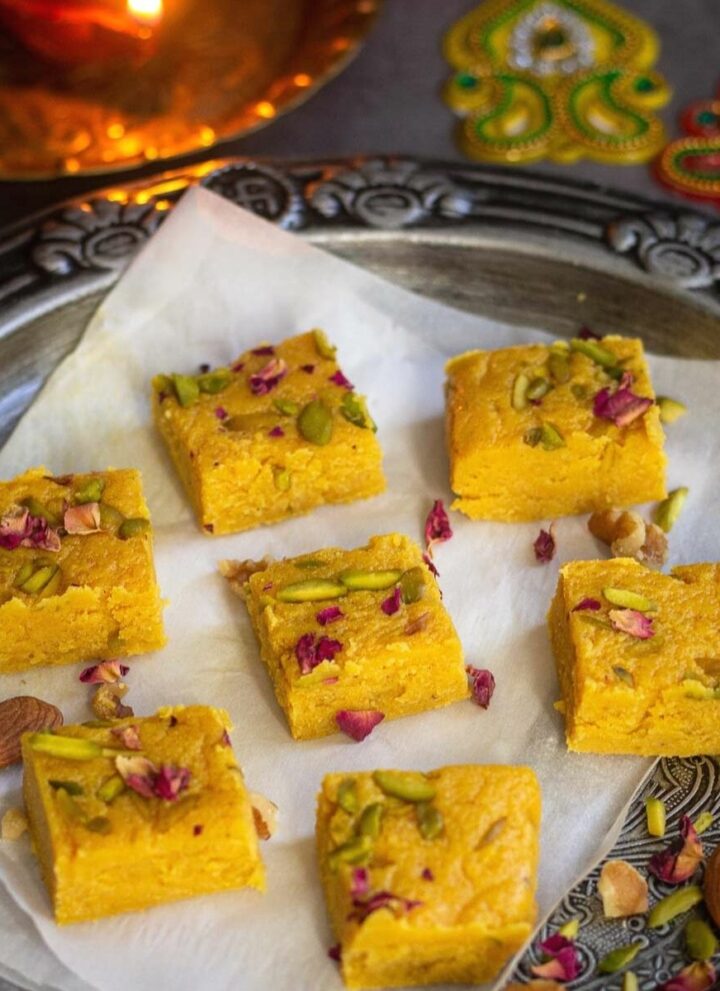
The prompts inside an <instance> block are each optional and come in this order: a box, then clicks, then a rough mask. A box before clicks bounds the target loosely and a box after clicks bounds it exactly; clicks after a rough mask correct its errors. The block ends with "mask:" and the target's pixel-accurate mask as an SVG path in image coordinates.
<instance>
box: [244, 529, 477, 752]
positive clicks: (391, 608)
mask: <svg viewBox="0 0 720 991" xmlns="http://www.w3.org/2000/svg"><path fill="white" fill-rule="evenodd" d="M226 570H227V569H226ZM228 574H229V576H231V575H232V569H231V570H230V572H229V573H228ZM240 591H241V592H243V593H244V598H245V600H246V604H247V607H248V611H249V613H250V619H251V621H252V624H253V627H254V630H255V635H256V636H257V639H258V641H259V644H260V654H261V657H262V659H263V661H264V663H265V666H266V667H267V669H268V672H269V674H270V677H271V679H272V682H273V686H274V688H275V694H276V696H277V700H278V702H279V704H280V706H281V707H282V709H283V710H284V712H285V715H286V717H287V720H288V723H289V725H290V730H291V732H292V735H293V736H294V737H295V738H296V739H299V740H305V739H309V738H311V737H317V736H323V735H325V734H328V733H334V732H336V731H337V730H338V728H340V729H342V730H344V731H345V732H348V733H349V734H350V735H351V736H354V737H355V738H356V739H360V738H362V736H364V735H366V733H367V732H369V729H370V728H372V726H374V725H375V724H376V723H377V722H379V721H380V720H382V719H383V718H386V717H387V718H388V719H393V718H396V717H398V716H407V715H410V714H412V713H415V712H422V711H423V710H426V709H435V708H438V707H439V706H443V705H447V704H448V703H450V702H455V701H457V700H458V699H464V698H467V697H468V694H469V691H468V683H467V676H466V674H465V671H464V668H463V652H462V647H461V644H460V641H459V639H458V636H457V633H456V632H455V629H454V627H453V624H452V620H451V619H450V616H449V615H448V613H447V611H446V610H445V608H444V606H443V604H442V600H441V597H440V591H439V589H438V586H437V582H436V579H435V577H434V576H433V574H432V573H431V571H430V570H429V568H428V565H427V564H426V562H425V561H424V560H423V555H422V552H421V551H420V548H419V547H418V546H417V545H416V544H414V543H413V542H412V541H411V540H410V539H409V538H408V537H405V536H403V535H401V534H397V533H394V534H388V535H385V536H381V537H373V538H372V539H371V540H370V542H369V543H368V544H367V546H366V547H359V548H357V549H355V550H350V551H347V550H341V549H340V548H337V547H329V548H324V549H323V550H319V551H314V552H313V553H311V554H304V555H303V556H302V557H297V558H290V559H288V560H285V561H279V562H277V563H275V564H270V565H268V566H266V567H261V568H260V569H259V570H257V571H255V573H253V574H251V575H250V576H249V579H248V581H247V582H246V583H245V584H244V585H243V586H241V588H240Z"/></svg>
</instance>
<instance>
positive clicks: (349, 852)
mask: <svg viewBox="0 0 720 991" xmlns="http://www.w3.org/2000/svg"><path fill="white" fill-rule="evenodd" d="M371 852H372V839H371V838H370V837H369V836H355V837H353V839H351V840H348V841H347V843H343V844H342V846H339V847H336V848H335V849H334V850H333V851H332V852H331V854H330V856H329V857H328V865H329V867H330V870H331V871H336V870H337V869H338V867H339V866H340V864H362V863H366V862H367V861H368V860H369V859H370V854H371Z"/></svg>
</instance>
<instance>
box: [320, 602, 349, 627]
mask: <svg viewBox="0 0 720 991" xmlns="http://www.w3.org/2000/svg"><path fill="white" fill-rule="evenodd" d="M344 615H345V613H344V612H343V611H342V609H341V608H340V606H327V608H325V609H321V610H320V612H319V613H316V614H315V619H316V620H317V621H318V623H319V624H320V626H328V625H329V624H330V623H336V622H337V620H339V619H342V617H343V616H344Z"/></svg>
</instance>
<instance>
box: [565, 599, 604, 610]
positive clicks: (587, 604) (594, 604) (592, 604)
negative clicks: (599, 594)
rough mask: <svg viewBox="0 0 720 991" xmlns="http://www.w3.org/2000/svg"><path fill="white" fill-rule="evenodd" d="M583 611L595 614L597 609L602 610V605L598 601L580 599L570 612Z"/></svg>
mask: <svg viewBox="0 0 720 991" xmlns="http://www.w3.org/2000/svg"><path fill="white" fill-rule="evenodd" d="M584 609H590V610H592V611H593V612H597V610H598V609H602V603H601V602H600V601H599V600H598V599H581V600H580V601H579V602H578V604H577V605H576V606H573V608H572V611H573V612H581V611H582V610H584Z"/></svg>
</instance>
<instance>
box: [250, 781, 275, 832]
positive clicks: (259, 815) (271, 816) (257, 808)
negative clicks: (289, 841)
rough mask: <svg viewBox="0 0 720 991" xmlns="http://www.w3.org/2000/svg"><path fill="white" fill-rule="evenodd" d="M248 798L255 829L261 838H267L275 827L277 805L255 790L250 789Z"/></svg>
mask: <svg viewBox="0 0 720 991" xmlns="http://www.w3.org/2000/svg"><path fill="white" fill-rule="evenodd" d="M249 798H250V804H251V805H252V811H253V819H254V820H255V830H256V832H257V834H258V836H259V837H260V839H261V840H269V839H270V837H271V836H272V835H273V833H274V832H275V830H276V829H277V817H278V807H277V805H276V804H275V803H274V802H271V801H270V799H269V798H265V796H264V795H260V794H259V793H258V792H256V791H251V792H250V795H249Z"/></svg>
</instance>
